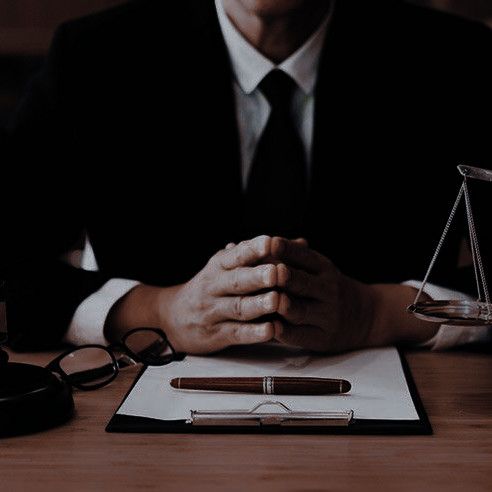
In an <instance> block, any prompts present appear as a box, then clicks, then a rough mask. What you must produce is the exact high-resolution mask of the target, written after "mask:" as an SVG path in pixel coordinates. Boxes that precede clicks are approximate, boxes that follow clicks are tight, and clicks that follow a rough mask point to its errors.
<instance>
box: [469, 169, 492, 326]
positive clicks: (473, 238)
mask: <svg viewBox="0 0 492 492" xmlns="http://www.w3.org/2000/svg"><path fill="white" fill-rule="evenodd" d="M463 189H464V194H465V206H466V217H467V221H468V229H469V232H470V242H471V249H472V257H473V266H474V268H475V278H476V282H477V289H478V301H479V302H480V300H481V292H480V280H481V281H482V291H483V294H484V297H485V302H486V304H487V316H488V317H489V316H490V315H491V311H490V295H489V291H488V287H487V279H486V277H485V271H484V268H483V263H482V256H481V254H480V247H479V245H478V236H477V231H476V228H475V221H474V219H473V213H472V208H471V201H470V195H469V193H468V186H467V182H466V177H465V178H464V179H463ZM477 266H478V272H479V273H480V279H479V278H478V274H477V273H478V272H477Z"/></svg>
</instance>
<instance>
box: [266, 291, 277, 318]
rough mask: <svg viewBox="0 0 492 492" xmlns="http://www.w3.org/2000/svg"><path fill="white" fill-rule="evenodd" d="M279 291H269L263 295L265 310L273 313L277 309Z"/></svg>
mask: <svg viewBox="0 0 492 492" xmlns="http://www.w3.org/2000/svg"><path fill="white" fill-rule="evenodd" d="M278 299H279V294H278V292H268V294H265V295H264V297H263V308H264V310H265V312H267V313H272V312H274V311H276V310H277V307H278Z"/></svg>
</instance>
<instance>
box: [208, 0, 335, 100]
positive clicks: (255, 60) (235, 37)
mask: <svg viewBox="0 0 492 492" xmlns="http://www.w3.org/2000/svg"><path fill="white" fill-rule="evenodd" d="M334 3H335V2H334V1H333V2H331V9H330V12H329V13H328V15H327V16H326V18H325V20H324V21H323V22H322V24H321V25H320V26H319V28H318V29H317V30H316V31H315V32H314V33H313V34H312V35H311V36H310V37H309V39H308V40H307V41H306V42H305V43H304V44H303V45H302V46H301V47H300V48H299V49H297V50H296V51H295V52H294V53H292V55H290V56H289V58H287V59H286V60H284V61H283V62H282V63H281V64H280V65H275V64H274V63H272V62H271V61H270V60H269V59H268V58H266V57H265V56H263V55H262V54H261V53H260V52H259V51H258V50H256V49H255V48H254V47H253V46H252V45H251V44H250V43H249V42H248V41H247V40H246V39H245V38H244V37H243V36H242V34H241V33H240V32H239V31H238V30H237V29H236V27H235V26H234V25H233V24H232V22H231V21H230V19H229V18H228V17H227V14H226V12H225V10H224V7H223V5H222V0H215V6H216V9H217V15H218V18H219V23H220V28H221V30H222V35H223V36H224V40H225V43H226V46H227V50H228V52H229V57H230V59H231V63H232V69H233V71H234V76H235V77H236V81H237V83H238V84H239V86H240V87H241V89H242V91H243V92H244V93H246V94H250V93H251V92H253V91H254V90H255V89H256V88H257V86H258V84H259V83H260V82H261V81H262V80H263V78H264V77H265V76H266V75H267V74H268V73H270V72H271V71H272V70H273V69H274V68H278V69H280V70H283V71H284V72H285V73H286V74H288V75H290V76H291V77H292V78H293V79H294V80H295V81H296V82H297V84H298V85H299V87H300V88H301V89H302V91H303V92H304V93H305V94H310V93H311V92H312V91H313V89H314V85H315V83H316V76H317V71H318V63H319V59H320V55H321V50H322V48H323V41H324V38H325V34H326V30H327V28H328V24H329V21H330V18H331V16H332V12H333V5H334Z"/></svg>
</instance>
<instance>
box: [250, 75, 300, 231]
mask: <svg viewBox="0 0 492 492" xmlns="http://www.w3.org/2000/svg"><path fill="white" fill-rule="evenodd" d="M259 88H260V90H261V92H262V93H263V95H264V96H265V97H266V99H267V100H268V103H269V104H270V108H271V113H270V117H269V119H268V122H267V125H266V127H265V130H264V131H263V134H262V136H261V138H260V141H259V142H258V145H257V147H256V153H255V156H254V159H253V164H252V167H251V173H250V176H249V180H248V186H247V190H246V196H245V201H244V225H245V233H246V234H247V235H249V236H256V235H259V234H269V235H279V236H285V237H297V236H299V235H301V234H302V229H303V228H302V225H303V219H304V215H305V208H306V200H307V197H306V195H307V192H306V188H307V186H306V156H305V150H304V146H303V144H302V141H301V138H300V136H299V134H298V132H297V130H296V128H295V126H294V122H293V117H292V111H291V108H292V96H293V94H294V91H295V89H296V84H295V82H294V81H293V80H292V78H291V77H290V76H289V75H287V74H286V73H284V72H282V71H280V70H272V71H271V72H270V73H269V74H268V75H267V76H266V77H265V78H264V79H263V80H262V81H261V83H260V85H259Z"/></svg>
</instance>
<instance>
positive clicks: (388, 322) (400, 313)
mask: <svg viewBox="0 0 492 492" xmlns="http://www.w3.org/2000/svg"><path fill="white" fill-rule="evenodd" d="M369 289H370V290H371V293H372V295H373V300H374V311H373V317H372V326H371V329H370V330H369V336H368V345H370V346H380V345H391V344H405V343H412V344H418V343H422V342H425V341H426V340H430V339H431V338H432V337H433V336H434V335H435V334H436V333H437V331H438V329H439V325H438V324H436V323H430V322H427V321H423V320H421V319H418V318H416V317H415V316H413V315H412V314H410V313H408V312H407V310H406V308H407V306H409V305H410V304H412V303H413V301H414V299H415V295H416V290H415V289H414V288H413V287H409V286H407V285H399V284H373V285H370V286H369ZM422 297H423V299H424V300H426V299H427V300H428V299H430V298H429V297H428V296H426V294H422Z"/></svg>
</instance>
